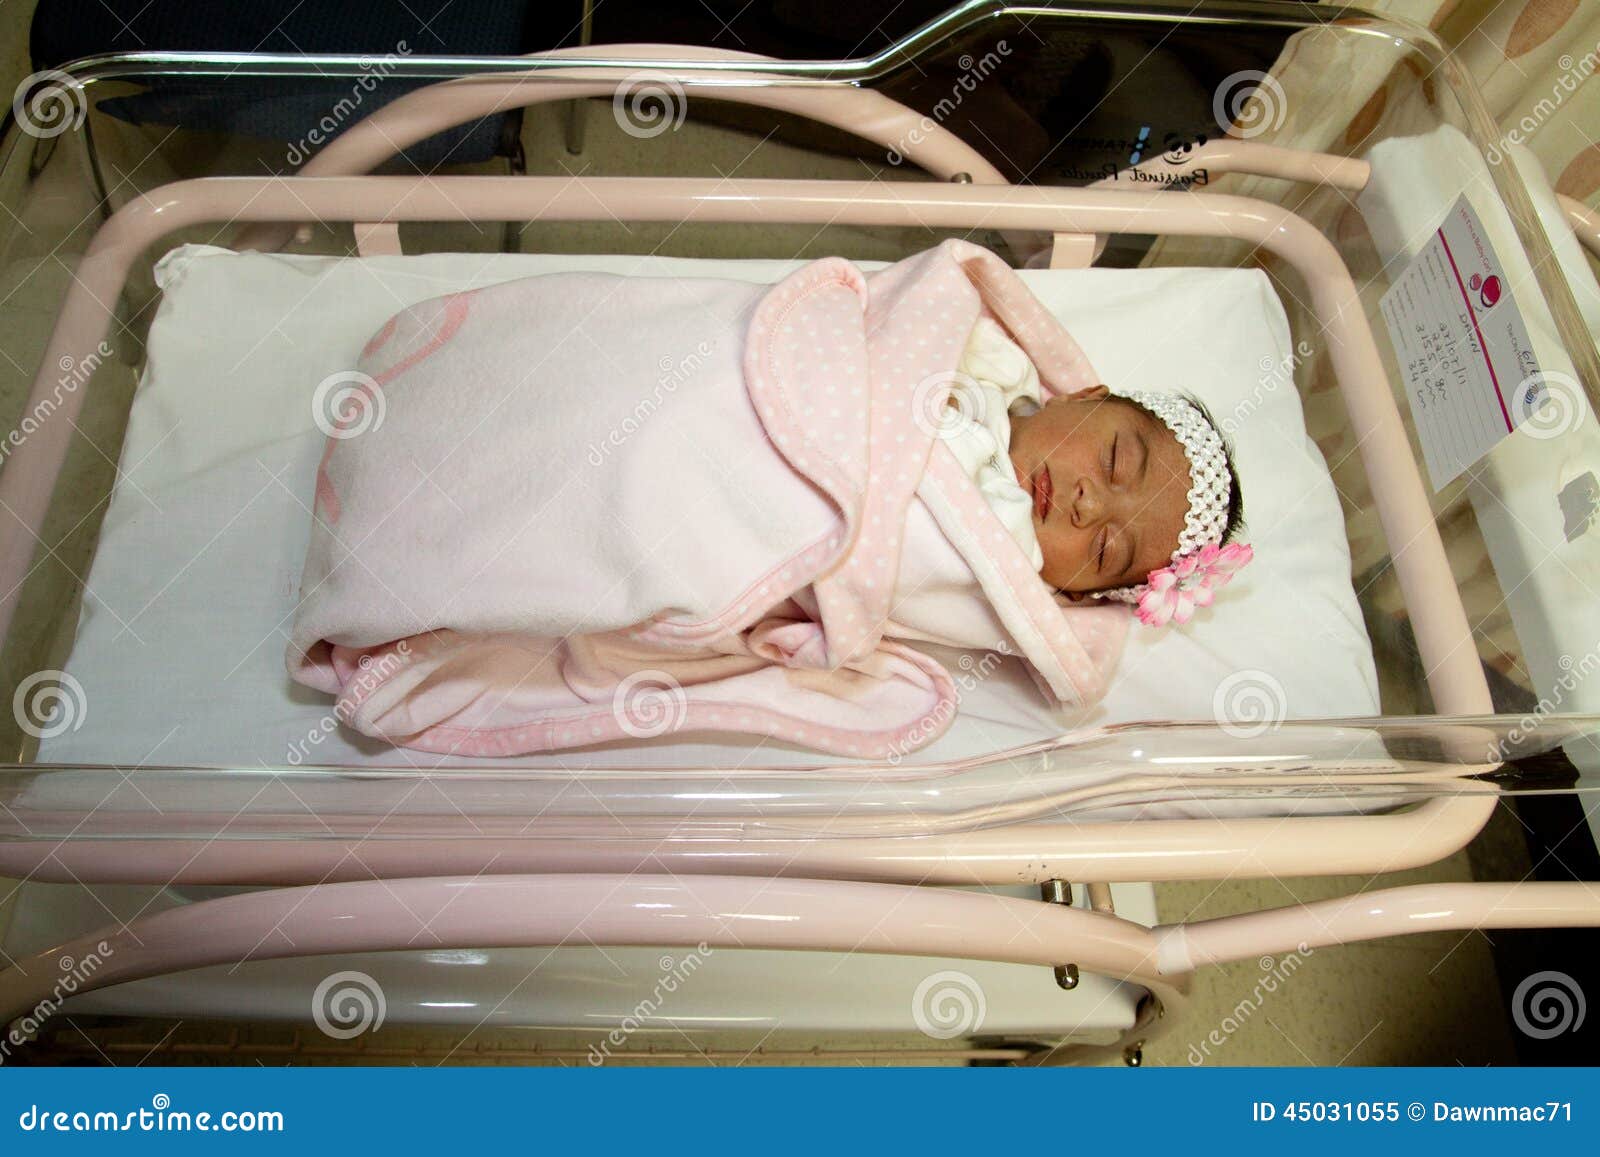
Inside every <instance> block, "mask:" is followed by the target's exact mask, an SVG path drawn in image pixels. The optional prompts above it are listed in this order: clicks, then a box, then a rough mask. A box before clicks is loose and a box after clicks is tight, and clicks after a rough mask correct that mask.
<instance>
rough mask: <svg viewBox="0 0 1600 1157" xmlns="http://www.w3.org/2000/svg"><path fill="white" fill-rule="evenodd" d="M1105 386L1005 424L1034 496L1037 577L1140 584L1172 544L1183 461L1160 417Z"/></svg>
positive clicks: (1094, 586)
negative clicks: (1040, 560) (1039, 555)
mask: <svg viewBox="0 0 1600 1157" xmlns="http://www.w3.org/2000/svg"><path fill="white" fill-rule="evenodd" d="M1108 395H1109V391H1108V390H1107V389H1106V388H1105V387H1104V386H1097V387H1095V388H1094V389H1093V390H1085V391H1083V392H1081V393H1078V394H1073V395H1070V396H1068V397H1062V398H1056V399H1054V400H1052V401H1051V402H1050V403H1049V404H1048V405H1046V406H1045V407H1044V408H1043V409H1041V410H1039V412H1038V413H1036V414H1033V415H1030V416H1028V417H1023V418H1014V419H1013V420H1012V423H1011V464H1012V465H1013V466H1014V467H1015V468H1016V471H1017V480H1018V481H1019V482H1021V483H1022V488H1023V489H1024V490H1026V491H1028V493H1030V494H1031V495H1032V496H1033V529H1034V531H1035V533H1036V534H1037V535H1038V537H1039V548H1040V550H1041V551H1042V552H1043V553H1044V569H1043V570H1042V571H1040V576H1041V577H1042V578H1043V579H1044V581H1045V582H1047V583H1049V584H1050V585H1051V586H1053V587H1055V588H1056V589H1058V590H1063V591H1067V592H1069V593H1087V592H1090V591H1099V590H1109V589H1112V588H1114V587H1121V586H1127V585H1129V584H1132V583H1140V582H1143V581H1144V579H1145V576H1146V575H1148V574H1149V573H1150V572H1151V571H1153V570H1157V569H1159V568H1161V567H1164V566H1166V565H1167V564H1168V563H1169V562H1170V561H1171V559H1172V552H1173V551H1175V550H1177V549H1178V535H1179V534H1181V533H1182V531H1183V524H1184V515H1185V514H1187V513H1188V510H1189V487H1190V484H1191V483H1190V480H1189V459H1188V458H1187V457H1186V456H1185V455H1184V452H1183V447H1182V446H1181V445H1180V444H1179V443H1178V440H1177V438H1175V437H1173V435H1172V431H1170V430H1169V429H1167V427H1166V425H1165V424H1163V423H1162V422H1161V420H1160V419H1159V418H1156V417H1155V416H1154V415H1152V414H1150V413H1149V412H1147V411H1146V410H1144V409H1142V408H1141V407H1139V406H1136V405H1134V404H1133V403H1131V402H1126V401H1122V400H1120V399H1116V398H1112V397H1109V396H1108Z"/></svg>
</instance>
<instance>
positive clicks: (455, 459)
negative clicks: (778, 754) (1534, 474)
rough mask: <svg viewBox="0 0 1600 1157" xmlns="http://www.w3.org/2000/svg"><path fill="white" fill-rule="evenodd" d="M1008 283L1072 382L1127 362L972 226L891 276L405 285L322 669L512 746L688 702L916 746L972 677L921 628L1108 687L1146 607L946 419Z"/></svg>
mask: <svg viewBox="0 0 1600 1157" xmlns="http://www.w3.org/2000/svg"><path fill="white" fill-rule="evenodd" d="M983 314H988V315H989V316H992V317H995V318H996V319H997V320H999V321H1000V322H1001V323H1002V324H1003V325H1004V326H1005V327H1006V328H1007V329H1008V330H1009V331H1010V333H1011V334H1012V336H1013V337H1014V338H1015V339H1016V340H1017V341H1018V342H1019V344H1021V345H1022V346H1023V348H1024V349H1025V350H1026V351H1027V352H1028V354H1029V355H1030V356H1031V357H1032V358H1033V360H1034V362H1035V364H1036V365H1037V366H1038V368H1039V372H1040V377H1041V379H1042V380H1043V381H1044V383H1045V385H1046V388H1047V389H1049V390H1052V391H1063V390H1069V389H1076V388H1080V387H1082V386H1086V385H1092V384H1094V381H1095V379H1094V375H1093V373H1092V371H1091V370H1090V368H1089V366H1088V364H1087V363H1086V361H1085V360H1084V358H1083V355H1082V353H1081V352H1080V351H1079V349H1078V347H1077V345H1076V343H1074V342H1073V341H1072V339H1071V337H1070V336H1068V334H1067V333H1066V332H1065V330H1064V329H1063V328H1062V327H1061V326H1060V324H1059V323H1058V322H1057V321H1056V320H1055V318H1054V317H1053V316H1051V315H1050V314H1049V312H1048V311H1047V310H1045V309H1044V308H1043V306H1042V305H1040V303H1039V302H1038V301H1037V299H1035V298H1034V297H1033V295H1032V294H1030V293H1029V292H1028V290H1027V289H1026V287H1025V286H1024V285H1023V284H1022V283H1021V282H1020V281H1019V280H1018V279H1017V277H1016V275H1015V274H1014V273H1012V272H1011V270H1010V269H1009V267H1007V266H1006V265H1005V264H1004V263H1003V262H1002V261H1000V260H999V259H998V258H997V257H995V256H994V255H993V254H991V253H989V252H988V251H986V250H984V249H980V248H978V247H977V246H974V245H971V244H967V243H965V242H959V241H951V242H946V243H944V244H943V245H941V246H939V247H938V248H937V249H933V250H929V251H928V252H925V253H922V254H919V255H917V256H915V257H911V258H908V259H906V260H905V261H902V262H900V263H898V264H896V265H893V266H891V267H889V268H887V269H884V270H882V271H880V272H877V273H873V274H870V275H866V274H863V273H862V272H861V271H860V270H859V269H857V268H856V267H855V266H854V265H852V264H850V263H849V262H847V261H845V260H843V259H839V258H828V259H825V260H821V261H816V262H813V263H811V264H810V265H807V266H805V267H804V268H802V269H800V270H798V271H796V272H795V273H794V274H792V275H791V276H789V277H788V278H786V279H785V280H784V281H782V282H781V283H779V284H778V285H776V286H771V287H769V286H760V285H749V284H745V283H742V282H734V281H725V280H712V279H680V278H644V277H635V278H626V277H615V276H611V275H602V274H555V275H548V276H542V277H532V278H527V279H524V280H521V281H514V282H509V283H506V284H502V285H497V286H493V287H490V288H486V289H480V290H475V291H472V292H469V293H461V294H454V295H451V296H448V297H443V298H438V299H435V300H432V301H428V302H424V303H422V304H420V305H417V306H414V307H412V308H410V309H407V310H404V311H402V312H401V313H399V314H397V315H396V316H395V317H394V318H392V319H391V320H390V321H389V322H388V323H387V324H386V325H385V326H384V327H383V329H382V330H380V331H379V333H378V334H377V335H376V336H375V337H374V338H373V339H372V341H371V342H370V343H369V344H368V346H367V348H366V350H365V352H364V354H363V356H362V359H361V363H360V373H361V374H362V375H365V377H362V378H358V379H357V381H358V382H359V383H360V387H359V388H360V389H361V390H363V391H365V396H364V397H362V398H359V399H357V403H358V404H357V405H356V406H354V407H353V408H352V410H351V413H350V421H349V424H348V425H347V426H345V427H342V428H339V429H337V430H335V432H334V436H332V437H330V439H329V442H328V448H327V453H326V454H325V456H324V459H323V463H322V467H321V469H320V471H319V473H318V478H317V487H316V506H315V512H316V521H315V526H314V528H313V533H312V539H311V545H310V549H309V552H308V555H307V559H306V567H305V573H304V577H303V580H302V589H301V595H302V601H301V604H300V607H299V611H298V613H297V615H296V618H295V620H294V623H293V626H292V629H291V641H290V646H289V654H288V662H289V669H290V672H291V674H292V675H293V676H294V678H296V679H297V680H299V681H301V682H303V683H306V684H308V685H310V686H312V687H317V688H320V689H322V690H324V691H326V692H328V693H330V694H332V695H335V696H337V697H338V703H337V707H336V713H337V714H338V716H339V718H340V719H342V720H343V721H345V722H346V723H348V724H349V725H351V726H353V727H355V728H356V729H358V730H360V731H362V732H365V733H367V734H370V735H374V736H379V737H382V738H384V739H387V740H389V741H391V742H394V743H397V744H402V745H405V746H410V747H416V748H420V749H423V750H427V751H433V752H445V753H456V754H466V755H481V756H503V755H514V754H519V753H523V752H530V751H541V750H549V749H553V748H562V747H572V746H581V745H587V744H592V743H597V742H601V741H605V740H612V739H619V738H641V737H649V736H654V735H660V734H665V733H667V732H673V731H682V730H695V731H701V730H708V731H738V732H745V733H753V734H761V735H768V736H772V737H775V738H780V739H782V740H784V741H787V742H792V743H795V744H799V745H802V746H806V747H812V748H817V749H821V750H825V751H829V752H834V753H838V754H843V755H854V756H863V757H874V758H883V757H885V756H892V755H895V754H903V753H905V752H909V751H911V750H914V749H915V748H916V747H919V746H921V745H923V744H925V743H927V742H929V741H931V740H932V739H934V738H936V737H937V736H938V735H939V734H941V733H942V732H943V731H944V730H945V728H946V727H947V726H948V725H949V723H950V721H951V720H952V719H953V718H954V716H955V713H956V710H957V707H958V701H959V694H958V692H957V689H956V686H955V684H954V682H953V681H952V679H951V678H950V676H949V674H948V673H947V672H946V671H945V670H944V669H943V668H942V667H941V666H940V665H939V664H938V663H937V662H935V661H934V660H933V659H932V658H931V657H929V656H928V655H926V654H924V653H922V652H920V651H919V650H917V649H916V648H915V647H914V646H912V645H910V644H909V642H908V641H913V640H927V641H936V642H944V643H950V644H954V645H958V646H963V647H968V648H985V649H988V650H994V651H1002V652H1008V653H1011V654H1016V655H1020V656H1022V657H1023V658H1024V659H1025V660H1026V661H1027V662H1028V664H1029V665H1030V667H1031V669H1032V670H1033V672H1034V674H1035V676H1036V680H1037V681H1038V682H1039V684H1040V686H1041V688H1042V689H1044V690H1045V691H1046V693H1048V694H1051V695H1053V696H1055V697H1057V698H1059V699H1060V700H1062V701H1064V702H1090V701H1093V700H1094V699H1096V698H1098V697H1099V696H1100V695H1101V694H1102V693H1103V691H1104V688H1105V683H1106V680H1107V678H1108V677H1109V673H1110V671H1111V668H1112V667H1113V666H1114V664H1115V661H1116V658H1117V656H1118V654H1119V653H1120V649H1121V644H1122V640H1123V635H1124V632H1125V630H1126V626H1127V615H1126V612H1125V611H1124V610H1123V609H1122V608H1120V607H1102V606H1096V607H1069V606H1065V605H1062V604H1061V603H1059V602H1058V600H1057V599H1056V597H1055V596H1054V595H1053V593H1052V592H1051V591H1050V590H1049V588H1047V587H1046V586H1045V584H1044V583H1043V582H1042V581H1041V580H1040V578H1039V577H1038V575H1037V574H1036V573H1035V572H1034V571H1033V570H1032V568H1031V567H1030V566H1029V564H1028V559H1027V558H1026V556H1025V555H1024V554H1023V552H1022V550H1021V548H1020V547H1018V546H1017V544H1016V543H1015V541H1014V540H1013V539H1012V538H1011V536H1010V535H1009V534H1007V533H1006V531H1005V530H1004V528H1003V527H1002V526H1001V525H1000V523H999V521H998V520H997V519H996V518H995V517H994V515H993V514H992V513H991V512H990V510H989V508H988V507H987V505H986V504H985V503H984V501H983V499H982V497H981V496H980V495H979V493H978V492H977V489H976V488H975V487H974V486H973V485H972V483H971V482H970V481H969V480H968V479H967V478H966V477H965V475H964V474H963V473H962V471H961V469H960V466H959V464H958V463H957V461H956V459H955V457H954V455H953V454H951V453H950V451H949V449H948V448H947V447H946V446H944V445H943V443H942V441H941V440H940V438H939V437H938V432H939V426H938V424H937V421H935V420H930V418H929V415H937V414H938V413H940V412H941V407H942V405H943V399H944V395H945V394H946V393H948V389H949V382H950V380H951V377H952V375H953V373H954V371H955V367H956V365H957V362H958V359H959V357H960V355H961V352H962V349H963V347H964V345H965V342H966V339H967V335H968V334H969V332H970V331H971V329H972V326H973V324H974V323H975V321H976V320H977V318H978V317H979V316H980V315H983Z"/></svg>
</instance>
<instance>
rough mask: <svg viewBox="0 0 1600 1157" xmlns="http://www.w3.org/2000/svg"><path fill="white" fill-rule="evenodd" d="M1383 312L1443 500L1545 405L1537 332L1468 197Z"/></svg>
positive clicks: (1411, 267) (1431, 474) (1402, 280)
mask: <svg viewBox="0 0 1600 1157" xmlns="http://www.w3.org/2000/svg"><path fill="white" fill-rule="evenodd" d="M1382 310H1383V320H1384V324H1385V325H1387V326H1388V327H1389V337H1390V339H1391V340H1392V341H1393V342H1394V352H1395V357H1396V358H1398V359H1399V362H1400V373H1401V376H1402V378H1403V379H1404V380H1405V386H1406V398H1407V399H1408V400H1409V401H1410V403H1411V417H1412V419H1413V421H1415V423H1416V427H1417V433H1418V435H1419V436H1420V438H1421V439H1422V453H1423V456H1424V457H1425V458H1426V459H1427V462H1428V477H1429V478H1430V479H1432V481H1433V488H1434V490H1435V491H1438V490H1443V489H1444V488H1445V486H1447V485H1448V484H1449V483H1451V482H1453V481H1454V480H1455V479H1457V478H1459V477H1460V476H1461V474H1462V472H1463V471H1465V470H1466V469H1467V468H1468V467H1469V466H1471V465H1472V464H1473V463H1474V462H1476V461H1477V460H1478V459H1479V458H1482V457H1483V456H1484V455H1485V454H1487V453H1488V452H1489V451H1490V450H1492V449H1494V447H1495V446H1496V445H1498V444H1499V442H1500V440H1501V439H1502V438H1504V437H1505V436H1506V435H1507V434H1509V433H1511V431H1512V430H1513V429H1515V428H1516V426H1517V424H1518V422H1520V421H1522V420H1523V419H1525V418H1527V417H1529V416H1530V415H1532V414H1533V413H1534V412H1536V411H1537V410H1538V409H1539V408H1540V407H1541V406H1543V405H1544V401H1545V399H1544V397H1543V396H1542V394H1543V392H1544V390H1545V386H1544V385H1543V384H1542V378H1541V377H1540V376H1539V375H1538V370H1539V365H1538V363H1537V361H1535V360H1534V355H1533V345H1532V343H1531V342H1530V341H1529V340H1528V327H1527V326H1526V325H1525V324H1524V323H1523V320H1522V313H1521V311H1520V310H1518V309H1517V303H1516V302H1515V300H1513V298H1512V295H1511V287H1510V285H1509V284H1507V279H1506V274H1505V272H1504V270H1503V269H1502V268H1501V266H1500V263H1499V262H1498V260H1496V258H1495V254H1494V249H1493V248H1492V247H1491V246H1490V244H1489V238H1488V235H1487V234H1486V233H1485V232H1484V229H1483V222H1482V221H1480V220H1479V219H1478V215H1477V213H1475V212H1473V209H1472V206H1471V205H1470V204H1469V203H1468V201H1467V199H1466V197H1465V196H1463V197H1461V198H1460V199H1459V200H1457V201H1456V203H1455V205H1454V207H1453V208H1452V209H1451V210H1450V215H1449V216H1448V217H1446V218H1445V219H1444V223H1443V224H1442V225H1440V226H1439V228H1438V229H1436V230H1435V231H1434V234H1433V236H1432V237H1430V238H1429V239H1428V242H1427V244H1425V245H1424V246H1423V247H1422V251H1421V252H1420V253H1418V254H1417V256H1416V258H1415V259H1414V260H1413V261H1412V262H1411V264H1410V265H1409V266H1407V267H1406V271H1405V272H1404V273H1403V274H1401V275H1400V278H1399V280H1397V281H1396V282H1395V283H1394V284H1393V285H1392V286H1390V287H1389V292H1387V293H1385V294H1384V295H1383V302H1382ZM1524 392H1526V393H1527V394H1528V395H1529V396H1521V394H1522V393H1524Z"/></svg>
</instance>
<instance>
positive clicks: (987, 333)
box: [941, 317, 1044, 570]
mask: <svg viewBox="0 0 1600 1157" xmlns="http://www.w3.org/2000/svg"><path fill="white" fill-rule="evenodd" d="M957 371H958V372H957V376H956V378H955V382H954V384H953V385H952V386H951V388H950V397H949V401H948V402H947V403H946V405H947V406H948V407H949V408H950V409H951V411H952V417H951V420H950V423H949V425H948V426H947V428H946V430H945V431H941V434H942V436H943V437H944V439H945V445H947V446H949V447H950V449H951V451H952V452H953V453H954V454H955V456H956V459H957V460H958V461H959V462H960V463H961V468H962V469H963V470H964V471H965V472H966V474H967V476H968V477H969V478H971V479H972V480H973V482H974V483H976V484H977V487H978V490H979V492H980V493H981V494H982V495H983V500H984V502H985V503H986V504H987V505H988V506H989V509H991V510H993V511H994V514H995V517H996V518H998V519H999V520H1000V522H1001V524H1002V525H1003V526H1004V527H1005V528H1006V530H1007V532H1009V533H1010V535H1011V537H1012V538H1013V539H1015V540H1016V542H1017V545H1018V546H1020V547H1022V549H1023V551H1024V552H1026V554H1027V555H1028V557H1029V559H1030V560H1031V561H1032V563H1033V569H1034V570H1039V569H1041V568H1042V567H1043V566H1044V553H1043V552H1042V551H1041V550H1040V549H1039V539H1038V536H1037V535H1035V534H1034V532H1033V497H1032V496H1031V495H1030V494H1029V493H1028V492H1027V490H1025V489H1024V488H1023V486H1022V484H1021V483H1020V482H1018V481H1017V472H1016V470H1015V468H1014V467H1013V466H1012V465H1011V415H1012V413H1013V412H1016V413H1018V414H1031V413H1033V412H1034V411H1035V410H1037V409H1038V408H1039V403H1040V397H1041V394H1040V385H1039V371H1038V370H1037V369H1035V368H1034V364H1033V362H1031V361H1030V360H1029V359H1028V355H1027V354H1025V353H1023V352H1022V347H1021V346H1019V345H1017V343H1016V342H1014V341H1012V340H1011V337H1010V335H1009V334H1007V333H1006V331H1005V329H1004V327H1002V326H1001V325H1000V323H999V322H997V321H995V320H994V319H993V318H991V317H980V318H979V319H978V322H977V324H976V325H974V326H973V327H972V333H971V335H969V336H968V338H967V347H966V349H965V350H964V351H963V352H962V354H961V361H960V362H959V364H958V366H957Z"/></svg>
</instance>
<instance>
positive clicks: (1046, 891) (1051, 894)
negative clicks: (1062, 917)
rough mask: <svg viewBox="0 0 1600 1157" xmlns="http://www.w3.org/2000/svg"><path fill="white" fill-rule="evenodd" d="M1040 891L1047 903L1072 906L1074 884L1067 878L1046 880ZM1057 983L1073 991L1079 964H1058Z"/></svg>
mask: <svg viewBox="0 0 1600 1157" xmlns="http://www.w3.org/2000/svg"><path fill="white" fill-rule="evenodd" d="M1039 893H1040V895H1041V896H1042V897H1043V898H1044V902H1045V903H1046V904H1063V905H1065V906H1066V907H1068V908H1070V907H1072V885H1071V884H1069V883H1068V882H1067V881H1066V880H1046V881H1045V882H1044V883H1042V884H1040V885H1039ZM1055 975H1056V984H1057V985H1059V986H1060V987H1061V988H1064V989H1066V990H1067V991H1068V992H1071V991H1072V990H1073V989H1074V988H1077V987H1078V979H1079V977H1078V966H1077V965H1076V964H1058V965H1056V967H1055Z"/></svg>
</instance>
